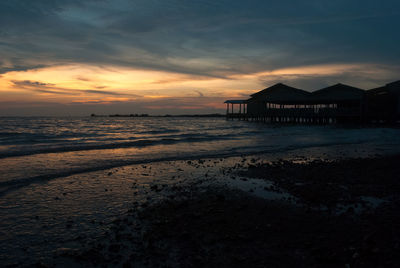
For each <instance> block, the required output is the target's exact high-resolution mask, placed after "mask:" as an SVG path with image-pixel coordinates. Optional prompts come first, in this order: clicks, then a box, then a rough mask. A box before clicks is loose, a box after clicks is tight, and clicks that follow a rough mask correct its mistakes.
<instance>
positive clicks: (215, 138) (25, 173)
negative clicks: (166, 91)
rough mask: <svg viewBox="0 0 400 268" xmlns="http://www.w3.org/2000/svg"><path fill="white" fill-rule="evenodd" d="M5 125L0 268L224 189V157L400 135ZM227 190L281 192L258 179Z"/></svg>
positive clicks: (167, 124) (108, 123)
mask: <svg viewBox="0 0 400 268" xmlns="http://www.w3.org/2000/svg"><path fill="white" fill-rule="evenodd" d="M0 126H1V128H0V219H1V221H0V263H5V262H6V260H7V263H13V262H16V261H21V260H23V259H26V260H27V263H29V262H31V261H32V260H33V259H35V258H37V257H38V256H44V255H50V254H52V252H53V251H54V250H55V249H56V248H58V247H71V248H79V247H82V246H84V245H85V244H86V243H89V242H90V241H91V240H92V239H95V238H96V237H97V236H98V235H101V234H105V233H106V232H107V230H108V229H109V228H110V222H112V221H113V220H114V218H115V217H116V216H118V215H120V214H121V213H124V212H126V211H127V210H129V209H131V208H132V205H133V204H136V205H135V206H140V205H141V204H143V203H149V202H154V201H157V200H158V199H160V198H163V197H164V196H166V195H169V194H171V193H172V192H173V191H170V190H171V189H174V187H181V186H182V185H185V184H186V185H193V184H195V183H198V182H202V183H204V182H205V181H207V183H209V184H210V183H217V181H218V180H219V181H220V182H221V180H223V179H224V178H225V177H224V176H225V175H224V173H222V171H221V170H222V169H223V168H224V167H226V166H230V165H233V164H234V163H235V161H238V159H235V158H231V159H222V160H221V158H222V157H226V156H235V155H236V156H239V155H242V154H255V153H260V152H263V153H264V154H265V155H266V156H265V157H267V158H268V157H270V158H271V159H274V158H275V159H276V158H292V157H293V156H294V155H295V154H300V155H305V156H307V157H319V156H321V155H324V154H326V153H328V154H331V155H334V156H340V153H341V152H342V151H343V150H347V153H348V152H350V151H351V152H352V153H353V154H354V155H356V156H362V155H368V154H374V153H390V152H399V151H400V130H398V129H390V128H370V129H360V128H337V127H334V126H271V125H263V124H254V123H249V122H243V121H239V122H238V121H226V120H225V119H222V118H89V117H85V118H1V119H0ZM200 158H201V159H205V158H209V159H213V160H209V161H208V160H207V161H205V162H203V161H201V162H198V159H200ZM174 160H182V161H174ZM188 160H191V161H188ZM191 162H193V163H196V164H193V163H192V164H188V163H191ZM206 174H207V175H206ZM223 183H225V182H223ZM223 183H222V184H223ZM217 184H218V183H217ZM228 186H229V187H238V188H241V189H244V190H246V191H252V192H253V193H254V194H256V195H258V196H261V197H273V195H274V194H275V193H270V192H268V191H267V190H266V189H268V187H269V185H266V183H265V182H260V181H242V180H237V181H232V180H231V181H229V183H228ZM283 197H287V196H285V195H284V194H283ZM273 198H275V197H273ZM135 202H137V203H135Z"/></svg>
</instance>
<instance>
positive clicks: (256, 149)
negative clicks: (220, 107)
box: [0, 141, 364, 197]
mask: <svg viewBox="0 0 400 268" xmlns="http://www.w3.org/2000/svg"><path fill="white" fill-rule="evenodd" d="M363 143H364V142H361V141H360V142H341V143H338V142H327V143H318V144H315V143H314V144H302V145H287V146H283V147H282V146H279V147H268V148H266V147H260V146H251V147H249V146H247V147H236V148H229V149H227V150H226V151H224V152H207V153H202V154H201V153H200V154H187V155H179V156H177V155H174V156H165V157H159V158H149V159H140V160H138V159H128V160H121V159H119V160H109V159H107V160H102V161H98V162H97V165H95V166H89V167H87V166H86V167H82V168H74V169H68V170H62V171H59V172H54V173H51V174H44V175H38V176H33V177H27V178H18V179H13V180H9V181H3V182H0V197H1V196H3V195H5V194H7V193H9V192H11V191H14V190H18V189H20V188H22V187H25V186H29V185H31V184H34V183H45V182H47V181H50V180H55V179H59V178H65V177H68V176H72V175H79V174H83V173H88V172H95V171H102V170H107V169H111V168H118V167H123V166H128V165H140V164H149V163H157V162H166V161H179V160H198V159H215V158H225V157H238V156H249V155H262V154H274V153H282V152H290V151H295V150H299V149H314V148H327V147H333V146H338V145H339V146H340V145H344V146H346V145H348V144H353V145H354V144H363Z"/></svg>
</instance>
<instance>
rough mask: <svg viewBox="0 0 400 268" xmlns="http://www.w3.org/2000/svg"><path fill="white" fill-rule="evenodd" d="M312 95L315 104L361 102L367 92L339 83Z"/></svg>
mask: <svg viewBox="0 0 400 268" xmlns="http://www.w3.org/2000/svg"><path fill="white" fill-rule="evenodd" d="M311 95H312V96H311V97H312V101H313V102H314V103H332V102H338V101H339V102H340V101H359V100H361V99H362V98H363V97H364V95H365V90H363V89H360V88H356V87H352V86H349V85H344V84H340V83H339V84H336V85H333V86H329V87H326V88H322V89H319V90H317V91H314V92H312V94H311Z"/></svg>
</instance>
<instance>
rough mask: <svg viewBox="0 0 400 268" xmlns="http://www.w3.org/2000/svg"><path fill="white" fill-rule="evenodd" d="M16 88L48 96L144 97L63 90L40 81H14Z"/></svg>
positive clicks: (84, 90) (101, 91)
mask: <svg viewBox="0 0 400 268" xmlns="http://www.w3.org/2000/svg"><path fill="white" fill-rule="evenodd" d="M11 82H12V83H13V87H14V88H22V89H26V90H30V91H34V92H38V93H48V94H55V95H57V94H61V95H74V96H79V95H81V94H82V93H84V94H91V95H110V96H125V97H133V98H138V97H142V96H141V95H138V94H132V93H123V92H118V91H107V90H97V89H71V88H63V87H57V86H56V85H55V84H51V83H43V82H39V81H30V80H12V81H11Z"/></svg>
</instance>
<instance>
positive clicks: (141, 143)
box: [0, 134, 237, 159]
mask: <svg viewBox="0 0 400 268" xmlns="http://www.w3.org/2000/svg"><path fill="white" fill-rule="evenodd" d="M235 136H237V135H232V134H225V135H204V134H203V135H199V134H183V135H179V136H178V137H180V138H173V137H166V138H160V139H139V140H136V141H127V142H119V143H105V144H104V143H103V144H79V145H74V144H65V145H63V146H55V147H40V148H36V149H31V150H22V149H20V150H18V151H17V150H16V151H7V152H0V159H4V158H8V157H20V156H28V155H36V154H47V153H66V152H76V151H90V150H106V149H119V148H135V147H145V146H154V145H169V144H177V143H185V142H186V143H189V142H209V141H216V140H226V139H235ZM23 149H25V148H23Z"/></svg>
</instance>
